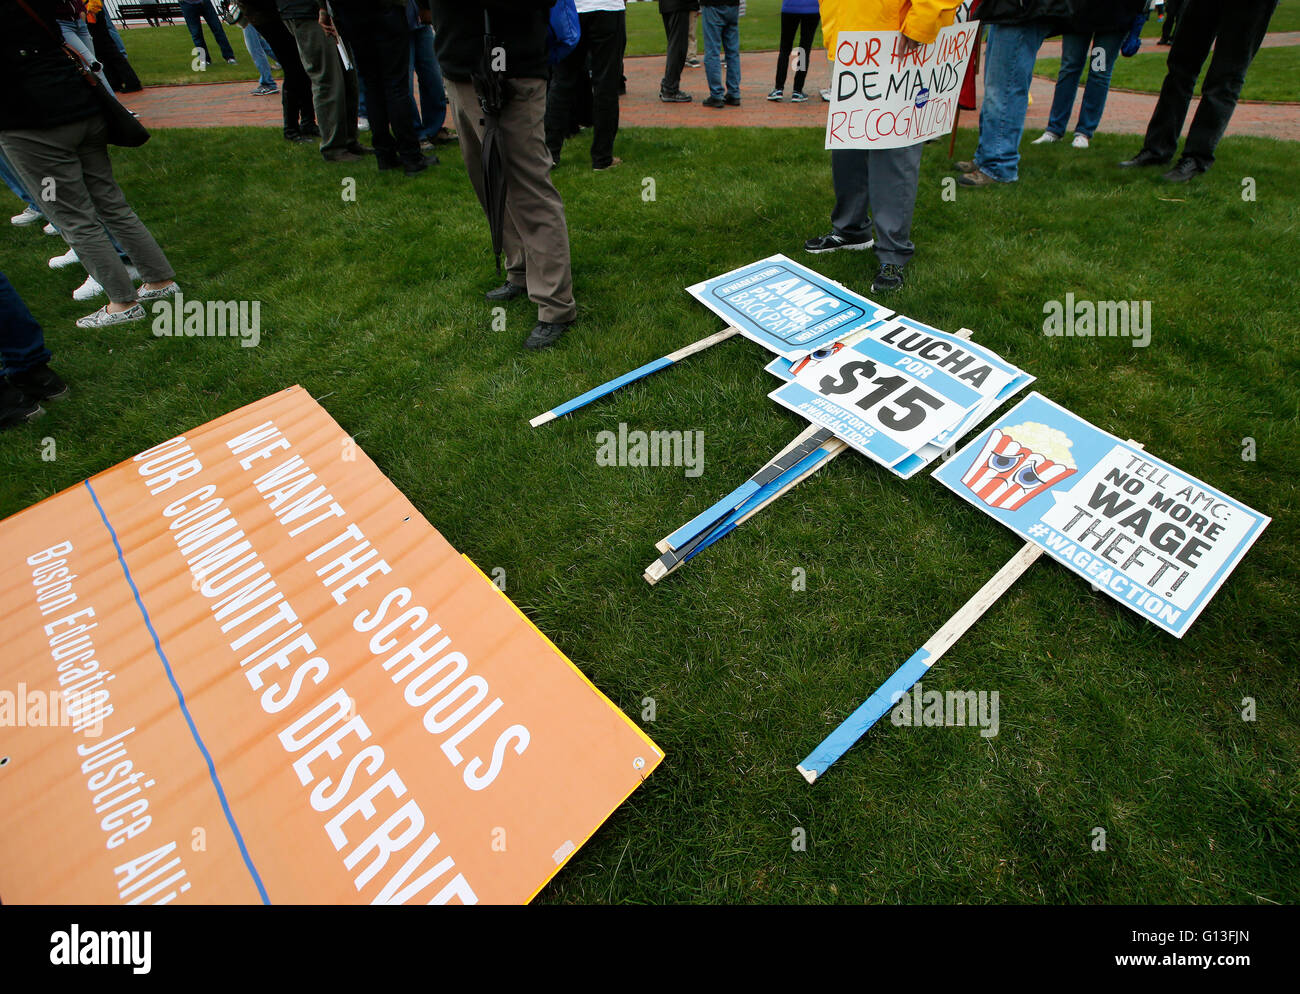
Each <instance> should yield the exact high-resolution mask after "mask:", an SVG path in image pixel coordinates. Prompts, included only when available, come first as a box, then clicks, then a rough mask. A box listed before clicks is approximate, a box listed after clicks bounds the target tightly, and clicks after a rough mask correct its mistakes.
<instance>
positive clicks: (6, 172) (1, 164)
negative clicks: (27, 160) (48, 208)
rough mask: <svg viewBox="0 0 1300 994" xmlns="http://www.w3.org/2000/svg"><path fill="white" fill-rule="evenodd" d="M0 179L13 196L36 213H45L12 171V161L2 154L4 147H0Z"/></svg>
mask: <svg viewBox="0 0 1300 994" xmlns="http://www.w3.org/2000/svg"><path fill="white" fill-rule="evenodd" d="M0 180H3V181H4V185H5V186H7V187H9V190H10V192H11V193H13V195H14V196H15V197H17V198H18V199H19V200H21V201H22V202H23V203H25V204H26V205H27V206H28V207H30V208H31V209H32V210H34V211H36V212H37V213H38V214H44V213H45V212H44V211H43V210H41V205H40V204H38V203H37V202H36V201H35V200H34V199H33V198H32V195H31V194H30V193H28V192H27V187H25V186H23V183H22V180H20V179H19V178H18V174H17V173H16V172H15V171H14V167H13V163H11V162H10V161H9V158H8V156H6V155H5V154H4V149H0Z"/></svg>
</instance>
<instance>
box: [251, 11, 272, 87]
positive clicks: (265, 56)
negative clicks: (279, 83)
mask: <svg viewBox="0 0 1300 994" xmlns="http://www.w3.org/2000/svg"><path fill="white" fill-rule="evenodd" d="M244 47H245V48H247V49H248V54H249V55H251V56H252V57H253V65H255V66H256V67H257V82H258V85H260V86H275V77H274V76H272V75H271V62H270V59H273V58H275V53H274V52H272V51H271V46H270V45H268V44H267V43H266V39H265V38H263V37H262V36H261V35H260V34H258V33H257V28H255V27H253V26H252V25H251V24H245V25H244Z"/></svg>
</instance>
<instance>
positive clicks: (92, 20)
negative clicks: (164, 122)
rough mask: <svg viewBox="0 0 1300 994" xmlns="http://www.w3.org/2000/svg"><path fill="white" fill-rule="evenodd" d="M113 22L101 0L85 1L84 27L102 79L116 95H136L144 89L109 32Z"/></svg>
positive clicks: (124, 53)
mask: <svg viewBox="0 0 1300 994" xmlns="http://www.w3.org/2000/svg"><path fill="white" fill-rule="evenodd" d="M112 24H113V22H112V21H111V20H109V17H108V11H106V10H104V2H103V0H86V27H87V29H88V30H89V31H90V40H91V43H92V44H93V45H94V48H95V58H97V59H98V60H99V63H100V65H102V66H103V67H104V78H106V79H107V80H108V82H109V83H110V84H111V85H112V87H113V89H115V90H117V92H118V93H138V92H139V91H140V90H143V89H144V87H143V86H141V85H140V77H139V76H137V75H136V74H135V70H134V69H132V68H131V63H130V62H128V61H127V58H126V52H125V51H124V50H123V49H122V47H121V46H120V45H119V44H118V43H117V41H116V40H114V38H113V35H112V34H111V32H110V31H109V28H110V27H111V26H112Z"/></svg>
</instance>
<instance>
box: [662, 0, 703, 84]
mask: <svg viewBox="0 0 1300 994" xmlns="http://www.w3.org/2000/svg"><path fill="white" fill-rule="evenodd" d="M699 10H700V4H699V0H659V16H660V17H662V18H663V21H664V35H665V37H666V38H667V41H668V52H667V54H666V55H665V56H664V78H663V79H662V80H660V81H659V99H660V100H662V101H663V102H664V103H666V104H688V103H690V102H691V95H690V94H689V93H684V92H682V68H683V67H684V66H685V65H686V44H687V35H689V33H690V28H691V14H692V12H695V13H698V12H699Z"/></svg>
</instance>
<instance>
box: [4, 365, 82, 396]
mask: <svg viewBox="0 0 1300 994" xmlns="http://www.w3.org/2000/svg"><path fill="white" fill-rule="evenodd" d="M9 382H10V383H11V384H13V385H14V386H15V387H17V388H18V389H19V390H21V391H22V392H23V393H25V394H27V396H28V397H30V398H31V399H32V400H34V401H36V402H38V403H39V402H40V401H42V400H58V399H59V398H60V397H66V396H67V394H68V385H67V384H66V383H64V382H63V380H62V379H60V378H59V374H58V373H56V372H55V371H54V370H52V369H50V367H49V366H47V365H46V364H45V363H41V364H40V365H39V366H33V367H32V368H31V369H25V370H23V371H22V372H21V373H10V374H9Z"/></svg>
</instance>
